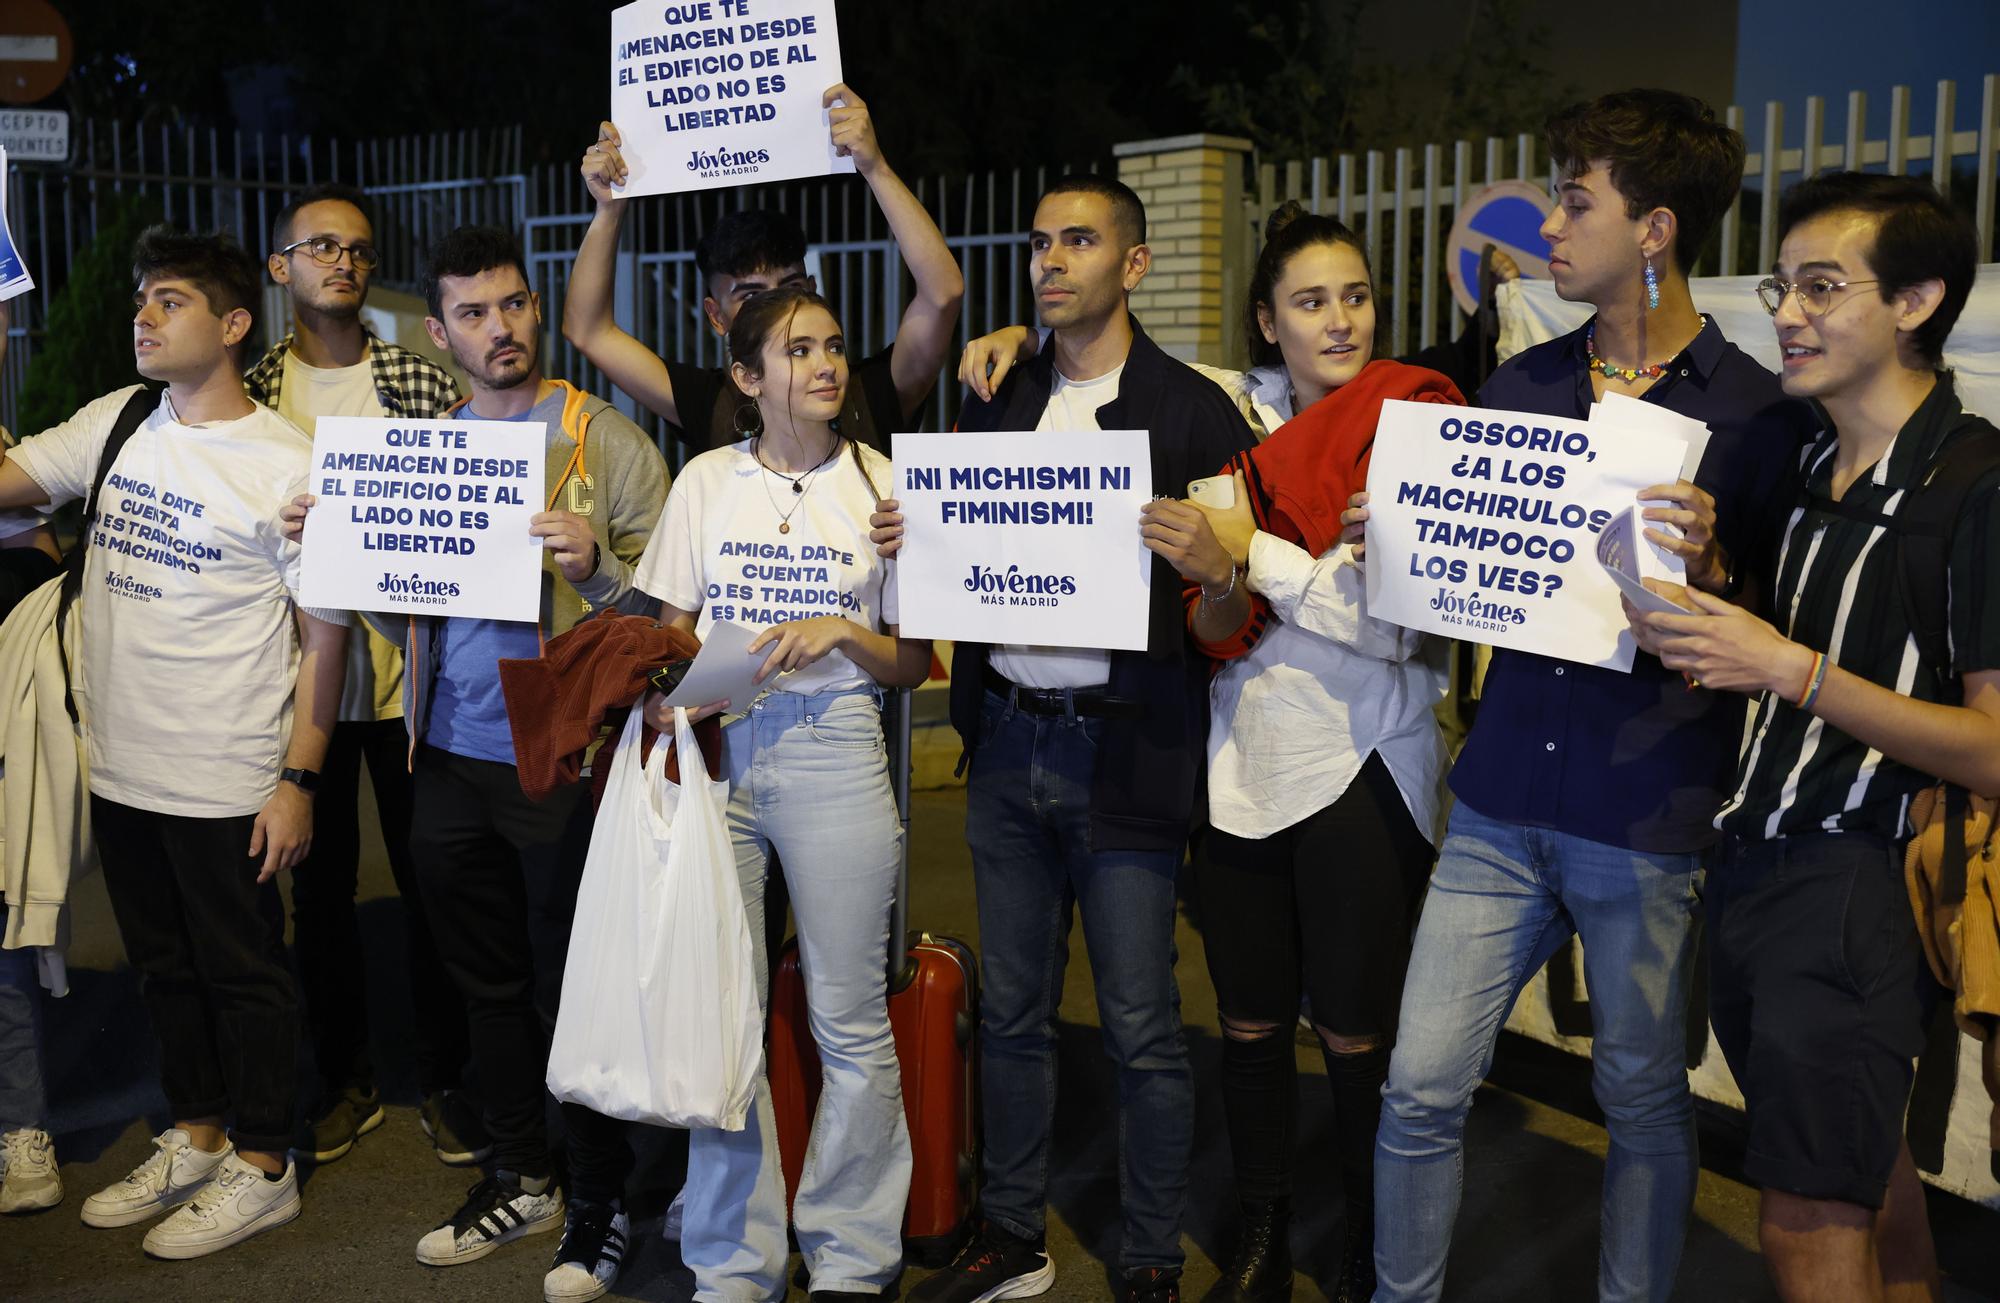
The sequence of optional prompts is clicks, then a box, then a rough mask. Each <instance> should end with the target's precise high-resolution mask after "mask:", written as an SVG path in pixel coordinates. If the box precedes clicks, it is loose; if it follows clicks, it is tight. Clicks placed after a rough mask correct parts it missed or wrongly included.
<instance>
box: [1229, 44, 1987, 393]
mask: <svg viewBox="0 0 2000 1303" xmlns="http://www.w3.org/2000/svg"><path fill="white" fill-rule="evenodd" d="M1913 104H1914V101H1913V98H1912V94H1911V91H1910V88H1909V87H1907V86H1898V87H1896V88H1894V89H1893V90H1892V91H1891V92H1890V94H1889V122H1888V132H1887V135H1886V137H1884V138H1881V139H1874V140H1871V139H1868V138H1867V136H1866V131H1865V128H1866V123H1867V117H1868V97H1867V95H1866V94H1865V93H1864V92H1862V91H1853V92H1851V93H1849V95H1848V96H1847V109H1846V115H1845V118H1844V120H1843V134H1842V136H1841V137H1840V139H1839V140H1828V139H1827V133H1828V130H1829V121H1828V116H1827V101H1826V100H1825V99H1823V98H1821V97H1819V96H1814V97H1812V98H1810V99H1808V100H1806V102H1805V107H1804V115H1803V123H1802V130H1801V132H1800V140H1801V144H1800V145H1798V146H1797V147H1794V148H1790V149H1787V148H1785V147H1784V139H1785V106H1784V105H1783V104H1782V103H1779V102H1777V101H1772V102H1771V103H1768V104H1766V105H1765V106H1764V113H1763V123H1762V125H1761V131H1756V132H1753V131H1751V130H1749V129H1748V128H1747V127H1746V122H1745V113H1744V110H1743V109H1742V108H1740V107H1735V106H1732V107H1731V108H1729V109H1728V110H1727V115H1726V120H1727V121H1728V123H1729V125H1730V126H1732V127H1735V128H1736V129H1737V130H1739V131H1744V133H1745V135H1746V136H1748V137H1749V143H1750V145H1751V152H1750V154H1749V157H1748V158H1747V159H1746V160H1745V161H1744V166H1743V176H1744V189H1743V193H1742V195H1741V196H1740V197H1739V199H1738V201H1737V203H1735V204H1734V205H1732V206H1731V207H1730V209H1729V211H1728V212H1727V213H1726V214H1725V215H1724V217H1723V220H1722V227H1721V232H1720V239H1719V240H1718V242H1717V245H1716V248H1715V250H1714V252H1713V253H1711V254H1710V255H1709V256H1708V257H1707V258H1705V259H1704V261H1703V262H1702V263H1701V264H1700V265H1699V266H1698V268H1696V270H1698V271H1700V272H1702V273H1706V274H1713V275H1721V276H1733V275H1735V274H1737V273H1738V272H1739V271H1748V270H1749V269H1751V268H1762V267H1768V266H1770V265H1771V259H1772V256H1773V254H1774V253H1775V252H1776V249H1777V221H1778V199H1779V196H1780V194H1781V193H1782V191H1783V188H1784V187H1785V186H1786V185H1787V184H1789V182H1790V181H1792V180H1795V179H1797V178H1799V177H1802V176H1810V175H1811V174H1813V173H1814V172H1818V171H1820V170H1822V169H1825V168H1829V167H1864V168H1877V167H1879V168H1884V169H1886V170H1887V171H1889V172H1892V173H1898V174H1900V173H1906V172H1912V171H1918V170H1928V172H1929V174H1930V176H1931V178H1932V180H1934V181H1935V182H1936V183H1937V185H1938V188H1939V189H1940V190H1942V191H1944V192H1946V193H1947V194H1949V193H1951V192H1952V189H1953V187H1954V185H1957V184H1962V183H1960V182H1957V181H1955V179H1954V173H1955V172H1957V171H1959V170H1961V169H1963V167H1964V165H1965V163H1966V161H1967V160H1971V164H1972V165H1971V168H1970V171H1971V174H1972V177H1971V186H1972V191H1971V203H1970V205H1969V207H1970V208H1971V210H1972V215H1973V221H1974V223H1975V225H1976V227H1977V230H1978V232H1979V250H1980V258H1981V261H1986V260H1989V259H1991V258H1993V257H1995V256H1996V255H1995V250H1994V244H1993V228H1994V210H1995V202H1996V196H1995V183H1996V161H1997V160H1996V153H2000V74H1988V75H1987V76H1986V77H1985V78H1984V79H1983V81H1982V83H1981V89H1980V102H1979V105H1980V106H1979V125H1978V127H1977V128H1976V129H1974V130H1971V131H1958V130H1955V129H1954V127H1955V123H1956V120H1957V107H1958V86H1957V84H1956V83H1954V82H1950V81H1940V82H1938V83H1937V88H1936V101H1935V112H1934V115H1933V117H1932V125H1931V129H1930V131H1929V132H1928V133H1927V134H1917V127H1918V122H1917V118H1916V114H1915V109H1914V107H1913ZM1499 180H1523V181H1529V182H1533V183H1537V184H1539V183H1544V182H1546V183H1550V184H1553V182H1554V180H1555V177H1554V175H1553V170H1552V168H1551V167H1550V164H1549V160H1548V154H1547V151H1546V150H1545V149H1544V148H1543V146H1542V143H1541V141H1540V140H1539V138H1538V137H1537V136H1535V135H1534V134H1531V133H1527V132H1523V133H1522V134H1520V135H1518V136H1515V137H1514V138H1513V139H1511V140H1508V139H1504V138H1500V137H1495V138H1493V139H1490V140H1487V141H1485V142H1484V143H1483V145H1481V144H1475V143H1474V142H1472V141H1463V140H1462V141H1455V142H1451V143H1448V144H1430V145H1421V146H1412V147H1406V148H1401V149H1394V150H1379V149H1377V150H1367V151H1363V152H1360V153H1353V154H1342V155H1339V156H1337V157H1332V158H1316V159H1306V160H1299V161H1292V162H1261V163H1260V164H1259V165H1258V167H1257V179H1256V187H1255V189H1256V193H1255V195H1254V196H1252V197H1251V199H1250V200H1248V201H1247V202H1248V203H1250V204H1251V205H1252V212H1251V220H1250V222H1249V223H1248V226H1249V228H1250V231H1251V234H1250V236H1249V239H1250V241H1251V242H1252V244H1251V247H1250V249H1249V250H1248V252H1247V255H1246V256H1249V257H1253V258H1254V257H1255V252H1256V251H1255V245H1254V242H1255V240H1256V239H1257V235H1256V232H1258V231H1261V230H1262V227H1263V216H1264V214H1265V213H1268V212H1269V211H1270V210H1271V209H1272V208H1273V207H1275V206H1276V205H1277V204H1278V202H1279V201H1281V200H1283V199H1288V198H1295V199H1298V200H1299V201H1300V202H1301V203H1303V204H1305V205H1307V206H1308V207H1309V208H1311V209H1312V211H1314V212H1316V213H1333V214H1335V215H1336V216H1338V217H1339V218H1340V219H1341V220H1342V221H1343V222H1346V223H1347V224H1349V225H1350V226H1353V227H1355V229H1356V230H1357V231H1359V232H1360V233H1361V235H1362V236H1363V238H1364V239H1365V240H1366V241H1367V243H1368V246H1369V248H1370V249H1371V250H1372V251H1373V255H1374V260H1375V273H1376V277H1377V279H1378V281H1379V282H1380V283H1381V292H1382V297H1383V298H1385V299H1386V300H1387V301H1388V302H1389V303H1391V304H1393V305H1396V306H1397V307H1399V308H1401V309H1403V310H1401V311H1394V312H1392V314H1391V317H1390V333H1391V340H1390V344H1391V348H1392V350H1393V351H1394V352H1395V353H1397V354H1403V353H1407V352H1409V351H1410V350H1411V348H1412V347H1413V346H1414V347H1417V348H1428V347H1430V346H1431V345H1432V344H1435V343H1437V342H1439V339H1440V336H1441V335H1443V334H1445V333H1447V332H1449V331H1450V330H1451V329H1452V328H1453V323H1455V321H1456V308H1455V306H1454V304H1453V301H1452V298H1451V294H1450V291H1449V289H1448V287H1447V286H1446V285H1445V283H1444V282H1445V262H1444V256H1445V250H1444V244H1445V241H1446V238H1447V236H1448V235H1449V233H1450V230H1451V223H1452V219H1453V217H1454V215H1455V214H1456V213H1457V212H1458V210H1459V209H1461V208H1463V207H1464V206H1465V202H1466V198H1467V196H1468V195H1469V194H1471V193H1472V192H1473V191H1474V190H1476V189H1477V188H1479V187H1481V186H1484V185H1486V184H1488V183H1490V182H1493V181H1499ZM1746 223H1747V224H1748V230H1746ZM1412 317H1414V319H1415V320H1414V323H1413V322H1412ZM1413 324H1414V326H1415V330H1414V332H1413V331H1412V325H1413ZM1413 333H1414V345H1413V342H1412V334H1413Z"/></svg>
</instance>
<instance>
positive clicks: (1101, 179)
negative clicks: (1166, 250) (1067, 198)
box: [1042, 172, 1146, 248]
mask: <svg viewBox="0 0 2000 1303" xmlns="http://www.w3.org/2000/svg"><path fill="white" fill-rule="evenodd" d="M1052 195H1096V196H1097V197H1098V198H1100V199H1108V200H1110V201H1111V217H1112V220H1113V221H1116V222H1117V223H1118V225H1119V226H1120V227H1122V228H1123V229H1124V232H1125V234H1126V235H1127V236H1128V237H1130V244H1128V245H1127V246H1126V247H1127V248H1130V247H1131V246H1132V245H1137V244H1144V243H1145V242H1146V204H1145V201H1144V200H1142V199H1140V198H1139V196H1138V195H1137V194H1136V193H1134V191H1133V189H1132V187H1131V186H1128V185H1126V184H1125V183H1124V182H1123V181H1119V180H1116V179H1114V178H1112V177H1108V176H1099V175H1098V174H1097V173H1095V172H1072V173H1070V174H1069V175H1068V176H1065V177H1061V178H1059V179H1058V180H1057V181H1056V183H1055V184H1054V185H1052V186H1050V187H1049V188H1048V189H1046V190H1044V191H1042V198H1044V199H1047V198H1049V197H1050V196H1052Z"/></svg>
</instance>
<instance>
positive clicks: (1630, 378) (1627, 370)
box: [1583, 321, 1667, 385]
mask: <svg viewBox="0 0 2000 1303" xmlns="http://www.w3.org/2000/svg"><path fill="white" fill-rule="evenodd" d="M1583 351H1584V353H1585V355H1586V356H1587V357H1588V358H1589V369H1590V370H1592V371H1595V372H1597V373H1598V374H1600V375H1602V376H1603V377H1604V378H1605V379H1607V380H1623V381H1624V382H1625V383H1626V384H1628V385H1629V384H1633V383H1636V382H1637V381H1640V380H1658V379H1659V378H1660V377H1661V376H1663V375H1665V374H1666V373H1667V364H1666V363H1665V362H1656V363H1654V364H1653V365H1652V366H1640V367H1623V366H1613V365H1611V363H1609V362H1606V361H1605V360H1604V359H1603V358H1601V357H1599V356H1598V355H1597V323H1596V322H1594V321H1593V322H1591V323H1590V329H1588V330H1586V331H1584V332H1583Z"/></svg>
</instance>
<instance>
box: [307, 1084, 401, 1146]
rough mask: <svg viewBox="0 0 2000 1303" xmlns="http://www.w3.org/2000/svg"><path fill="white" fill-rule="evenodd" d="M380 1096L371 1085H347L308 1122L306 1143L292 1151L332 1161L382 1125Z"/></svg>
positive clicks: (382, 1116) (382, 1115)
mask: <svg viewBox="0 0 2000 1303" xmlns="http://www.w3.org/2000/svg"><path fill="white" fill-rule="evenodd" d="M384 1116H385V1115H384V1114H383V1112H382V1096H381V1095H380V1094H378V1093H377V1092H376V1091H375V1090H374V1089H373V1088H370V1089H368V1090H362V1089H360V1088H359V1087H356V1086H349V1087H347V1088H346V1089H345V1090H343V1091H341V1092H340V1094H339V1095H337V1096H335V1097H334V1099H333V1101H332V1102H331V1103H330V1104H328V1105H326V1106H325V1107H324V1108H322V1109H321V1110H320V1112H319V1113H318V1115H317V1116H315V1117H314V1118H313V1119H312V1121H311V1122H310V1123H308V1124H307V1131H308V1139H307V1141H306V1143H305V1144H304V1145H302V1146H300V1147H299V1148H298V1149H295V1150H293V1151H292V1152H293V1153H294V1154H295V1155H296V1156H297V1157H300V1158H310V1159H311V1160H312V1161H313V1162H315V1163H331V1162H332V1161H334V1160H335V1159H336V1158H341V1157H344V1156H345V1155H346V1153H347V1151H348V1150H350V1149H352V1148H354V1142H355V1141H357V1140H359V1139H360V1138H361V1137H363V1136H365V1135H367V1134H368V1133H369V1132H370V1131H373V1130H374V1129H375V1128H376V1127H379V1126H381V1125H382V1122H383V1118H384Z"/></svg>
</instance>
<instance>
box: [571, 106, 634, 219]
mask: <svg viewBox="0 0 2000 1303" xmlns="http://www.w3.org/2000/svg"><path fill="white" fill-rule="evenodd" d="M621 143H622V140H621V138H620V136H619V135H618V128H617V127H616V126H614V125H613V124H611V123H609V122H600V123H598V124H597V143H596V144H594V145H592V146H591V147H590V148H589V149H586V150H584V151H583V164H582V166H581V167H580V168H578V171H580V172H582V173H583V186H584V189H586V190H588V191H590V197H591V198H592V199H594V200H596V201H597V202H598V203H600V204H616V203H622V202H624V199H625V196H624V195H622V194H620V193H619V192H618V188H619V187H620V186H622V185H624V184H625V180H626V177H627V175H628V169H627V168H626V166H625V156H624V155H623V154H621V153H620V152H619V146H620V144H621Z"/></svg>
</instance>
